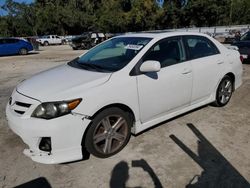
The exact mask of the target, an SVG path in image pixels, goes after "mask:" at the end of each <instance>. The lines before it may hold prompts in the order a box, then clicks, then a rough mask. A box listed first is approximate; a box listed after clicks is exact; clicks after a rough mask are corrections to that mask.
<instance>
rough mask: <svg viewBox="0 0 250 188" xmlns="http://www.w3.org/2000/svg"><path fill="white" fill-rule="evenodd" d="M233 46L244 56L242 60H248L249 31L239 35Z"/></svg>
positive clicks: (249, 52) (249, 55) (249, 54)
mask: <svg viewBox="0 0 250 188" xmlns="http://www.w3.org/2000/svg"><path fill="white" fill-rule="evenodd" d="M232 45H233V46H237V47H238V48H239V52H240V54H241V55H242V57H243V58H244V62H250V31H248V32H246V33H245V34H244V35H242V36H241V38H240V40H239V41H235V42H234V43H233V44H232Z"/></svg>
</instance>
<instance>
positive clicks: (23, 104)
mask: <svg viewBox="0 0 250 188" xmlns="http://www.w3.org/2000/svg"><path fill="white" fill-rule="evenodd" d="M16 105H17V106H22V107H26V108H29V107H30V106H31V104H27V103H23V102H19V101H17V102H16Z"/></svg>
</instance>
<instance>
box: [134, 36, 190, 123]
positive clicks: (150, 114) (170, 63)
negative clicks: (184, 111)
mask: <svg viewBox="0 0 250 188" xmlns="http://www.w3.org/2000/svg"><path fill="white" fill-rule="evenodd" d="M146 60H156V61H159V62H160V64H161V70H160V72H157V73H144V74H141V75H138V76H137V82H138V93H139V105H140V113H141V114H140V115H141V121H142V123H145V122H147V121H150V120H152V119H154V118H157V117H158V116H162V115H164V114H167V113H170V112H173V111H175V110H178V109H181V108H183V107H185V106H187V105H189V104H190V99H191V92H192V68H191V65H190V63H189V62H187V61H185V60H186V55H185V52H184V48H183V43H182V41H181V38H180V37H172V38H167V39H163V40H161V41H160V42H157V43H156V44H155V45H154V46H153V47H152V48H151V49H150V50H149V51H148V52H147V53H146V55H145V56H144V57H143V58H142V62H144V61H146Z"/></svg>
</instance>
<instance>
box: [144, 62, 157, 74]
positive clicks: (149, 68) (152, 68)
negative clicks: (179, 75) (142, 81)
mask: <svg viewBox="0 0 250 188" xmlns="http://www.w3.org/2000/svg"><path fill="white" fill-rule="evenodd" d="M160 70H161V64H160V62H159V61H153V60H148V61H144V62H143V63H142V65H141V66H140V71H141V72H143V73H147V72H159V71H160Z"/></svg>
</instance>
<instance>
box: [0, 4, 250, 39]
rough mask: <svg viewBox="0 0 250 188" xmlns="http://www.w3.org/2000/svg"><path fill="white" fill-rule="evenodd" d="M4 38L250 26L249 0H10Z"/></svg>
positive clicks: (2, 24)
mask: <svg viewBox="0 0 250 188" xmlns="http://www.w3.org/2000/svg"><path fill="white" fill-rule="evenodd" d="M1 8H2V9H3V10H5V11H6V12H7V14H4V15H0V36H31V35H45V34H58V35H71V34H72V35H75V34H81V33H83V32H86V31H94V30H95V31H100V32H129V31H146V30H155V29H166V28H180V27H192V26H196V27H201V26H215V25H228V24H249V22H250V1H249V0H220V1H217V0H189V1H188V3H187V5H186V6H184V7H183V6H182V3H181V1H180V0H165V3H164V4H163V6H162V7H159V6H158V5H157V4H156V2H155V0H35V1H34V3H32V4H24V3H17V2H14V1H13V0H7V1H6V3H5V4H4V5H3V6H2V7H1Z"/></svg>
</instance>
